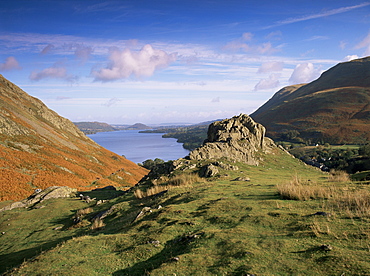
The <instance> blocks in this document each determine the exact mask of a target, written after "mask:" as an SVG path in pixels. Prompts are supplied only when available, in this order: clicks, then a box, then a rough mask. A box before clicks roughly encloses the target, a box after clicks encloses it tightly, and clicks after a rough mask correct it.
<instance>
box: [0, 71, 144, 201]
mask: <svg viewBox="0 0 370 276" xmlns="http://www.w3.org/2000/svg"><path fill="white" fill-rule="evenodd" d="M0 169H1V173H0V183H1V184H0V201H3V200H11V199H12V200H17V199H22V198H24V197H26V196H28V195H30V194H31V193H32V192H33V191H34V189H36V188H40V189H45V188H47V187H49V186H55V185H57V186H70V187H74V188H78V189H80V190H86V189H92V188H95V187H99V186H106V185H114V186H132V185H134V184H136V183H137V181H138V180H140V179H141V178H142V177H143V175H145V174H146V172H147V171H146V170H145V169H143V168H141V167H139V166H137V165H136V164H134V163H133V162H131V161H129V160H127V159H125V158H124V157H122V156H119V155H117V154H115V153H112V152H110V151H108V150H106V149H104V148H102V147H101V146H99V145H98V144H96V143H95V142H93V141H92V140H91V139H89V138H88V137H86V136H85V135H84V134H83V133H82V132H81V131H80V130H79V129H78V128H77V127H76V126H75V125H74V124H73V123H72V122H70V121H69V120H67V119H65V118H63V117H61V116H59V115H58V114H57V113H55V112H54V111H52V110H50V109H49V108H47V107H46V106H45V105H44V104H43V103H42V102H41V101H40V100H38V99H36V98H34V97H31V96H29V95H28V94H27V93H25V92H24V91H22V90H21V89H20V88H19V87H17V86H16V85H14V84H13V83H11V82H9V81H8V80H6V79H5V78H4V77H3V76H1V75H0Z"/></svg>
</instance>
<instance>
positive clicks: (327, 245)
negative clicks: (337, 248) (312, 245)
mask: <svg viewBox="0 0 370 276" xmlns="http://www.w3.org/2000/svg"><path fill="white" fill-rule="evenodd" d="M320 249H321V250H324V251H332V250H333V247H332V246H331V245H330V244H323V245H321V246H320Z"/></svg>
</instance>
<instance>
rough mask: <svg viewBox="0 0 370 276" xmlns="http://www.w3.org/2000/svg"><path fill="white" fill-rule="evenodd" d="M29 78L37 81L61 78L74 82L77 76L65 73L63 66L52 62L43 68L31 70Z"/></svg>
mask: <svg viewBox="0 0 370 276" xmlns="http://www.w3.org/2000/svg"><path fill="white" fill-rule="evenodd" d="M29 78H30V80H33V81H39V80H42V79H48V78H51V79H63V80H65V81H69V82H76V81H77V77H76V76H72V75H69V74H67V69H66V68H65V67H61V66H58V65H56V64H54V66H52V67H49V68H45V69H43V70H41V71H36V70H35V71H32V72H31V74H30V76H29Z"/></svg>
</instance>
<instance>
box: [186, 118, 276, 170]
mask: <svg viewBox="0 0 370 276" xmlns="http://www.w3.org/2000/svg"><path fill="white" fill-rule="evenodd" d="M265 132H266V130H265V128H264V127H263V126H262V125H261V124H258V123H256V122H254V121H253V119H252V118H251V117H249V116H248V115H246V114H240V115H239V116H235V117H233V118H231V119H226V120H223V121H218V122H214V123H212V124H211V125H210V126H209V128H208V133H207V139H206V140H205V141H204V143H203V145H202V146H201V147H199V148H197V149H195V150H193V151H192V152H191V153H190V154H189V158H190V159H191V160H204V159H220V158H227V159H228V160H233V161H238V162H243V163H247V164H249V165H258V163H259V162H258V159H257V158H256V157H255V153H256V152H257V151H259V150H264V151H268V150H269V149H270V148H272V147H276V146H275V144H274V143H273V142H272V141H271V140H270V139H268V138H265Z"/></svg>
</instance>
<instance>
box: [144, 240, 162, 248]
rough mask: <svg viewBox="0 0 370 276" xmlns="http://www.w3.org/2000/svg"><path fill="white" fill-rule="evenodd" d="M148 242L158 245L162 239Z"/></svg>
mask: <svg viewBox="0 0 370 276" xmlns="http://www.w3.org/2000/svg"><path fill="white" fill-rule="evenodd" d="M147 243H149V244H153V245H154V246H156V247H158V246H159V245H160V243H161V242H160V241H157V240H154V241H148V242H147Z"/></svg>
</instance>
